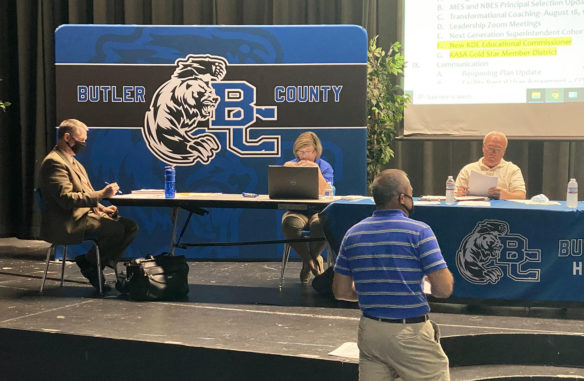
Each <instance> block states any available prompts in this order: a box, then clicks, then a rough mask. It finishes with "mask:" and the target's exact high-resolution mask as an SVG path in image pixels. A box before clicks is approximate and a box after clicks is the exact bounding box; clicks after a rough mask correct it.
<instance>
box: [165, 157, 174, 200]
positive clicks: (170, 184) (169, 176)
mask: <svg viewBox="0 0 584 381" xmlns="http://www.w3.org/2000/svg"><path fill="white" fill-rule="evenodd" d="M175 174H176V171H175V169H174V166H172V165H167V166H166V167H164V197H166V198H174V192H175V188H174V184H175V181H174V180H175Z"/></svg>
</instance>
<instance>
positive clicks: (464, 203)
mask: <svg viewBox="0 0 584 381" xmlns="http://www.w3.org/2000/svg"><path fill="white" fill-rule="evenodd" d="M457 205H458V206H482V207H489V206H491V203H490V202H489V201H459V202H458V204H457Z"/></svg>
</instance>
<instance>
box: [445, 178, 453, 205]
mask: <svg viewBox="0 0 584 381" xmlns="http://www.w3.org/2000/svg"><path fill="white" fill-rule="evenodd" d="M452 204H454V179H453V178H452V176H448V179H447V180H446V205H452Z"/></svg>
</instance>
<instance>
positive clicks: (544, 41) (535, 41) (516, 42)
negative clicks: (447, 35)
mask: <svg viewBox="0 0 584 381" xmlns="http://www.w3.org/2000/svg"><path fill="white" fill-rule="evenodd" d="M571 45H572V37H543V38H507V39H498V40H496V39H494V40H461V41H438V49H440V50H452V49H497V48H533V47H552V46H571Z"/></svg>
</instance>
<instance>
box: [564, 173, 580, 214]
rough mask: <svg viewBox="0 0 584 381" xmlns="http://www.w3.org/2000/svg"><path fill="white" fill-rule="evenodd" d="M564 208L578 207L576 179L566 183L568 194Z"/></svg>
mask: <svg viewBox="0 0 584 381" xmlns="http://www.w3.org/2000/svg"><path fill="white" fill-rule="evenodd" d="M566 206H567V207H568V208H577V207H578V183H577V182H576V179H574V178H571V179H570V182H568V193H567V195H566Z"/></svg>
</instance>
